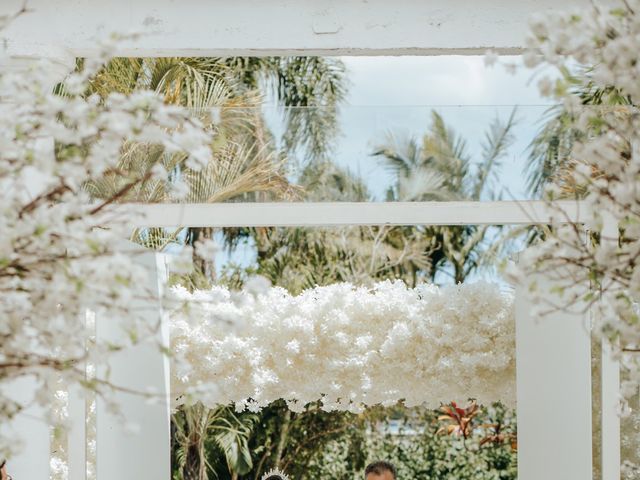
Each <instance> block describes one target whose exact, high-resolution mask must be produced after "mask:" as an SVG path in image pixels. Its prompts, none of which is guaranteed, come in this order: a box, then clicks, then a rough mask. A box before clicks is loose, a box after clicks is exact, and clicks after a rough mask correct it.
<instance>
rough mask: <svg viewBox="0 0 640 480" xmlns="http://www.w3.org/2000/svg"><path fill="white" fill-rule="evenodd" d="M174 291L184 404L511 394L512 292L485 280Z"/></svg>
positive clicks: (352, 405) (408, 400) (506, 397)
mask: <svg viewBox="0 0 640 480" xmlns="http://www.w3.org/2000/svg"><path fill="white" fill-rule="evenodd" d="M175 293H176V294H177V295H178V296H179V297H180V298H181V299H189V300H190V302H189V303H188V308H187V309H180V310H177V311H174V313H173V314H172V317H171V344H172V350H173V352H174V355H175V358H174V360H175V368H174V371H173V375H172V376H173V388H174V390H175V391H176V392H182V393H183V395H182V397H180V399H179V401H180V402H187V403H188V402H194V401H202V402H203V403H205V404H206V405H209V406H214V405H216V404H226V403H230V402H234V403H235V404H236V407H237V408H238V409H241V410H242V409H245V408H247V409H250V410H257V409H260V408H262V407H264V406H266V405H268V404H269V403H270V402H272V401H274V400H276V399H280V398H282V399H285V400H286V401H287V402H288V404H289V407H290V408H291V409H292V410H300V409H302V408H304V406H305V404H307V403H309V402H313V401H318V400H319V401H321V403H322V405H323V408H324V409H326V410H336V409H337V410H350V411H360V410H361V409H362V408H363V406H365V405H376V404H383V405H389V404H393V403H395V402H396V401H398V400H401V399H402V400H404V402H405V404H407V405H410V406H411V405H420V404H427V405H430V406H433V407H435V406H438V405H439V403H440V402H448V401H450V400H451V399H454V398H462V399H465V398H469V397H475V398H477V399H478V400H480V401H486V402H490V401H496V400H502V401H505V402H507V403H511V404H513V402H514V400H515V396H514V392H515V324H514V313H513V299H512V296H511V295H510V294H505V293H502V292H501V291H500V290H499V288H498V287H497V286H495V285H492V284H487V283H475V284H462V285H458V286H449V287H441V288H438V287H436V286H433V285H426V284H425V285H421V286H419V287H417V288H415V289H411V288H408V287H407V286H406V285H405V284H404V283H403V282H400V281H395V282H391V281H386V282H381V283H378V284H376V285H375V286H373V287H372V288H366V287H355V286H353V285H351V284H348V283H339V284H334V285H330V286H326V287H316V288H313V289H310V290H306V291H304V292H303V293H301V294H300V295H298V296H292V295H291V294H289V293H288V292H287V291H286V290H284V289H282V288H279V287H274V288H268V289H266V290H264V289H261V290H259V291H256V292H246V291H245V292H231V291H229V290H227V289H226V288H224V287H214V288H212V289H211V290H207V291H196V292H194V293H189V292H187V291H186V290H185V289H183V288H181V287H178V288H177V289H176V291H175ZM225 323H227V324H231V325H233V328H231V329H229V328H225V327H223V325H224V324H225Z"/></svg>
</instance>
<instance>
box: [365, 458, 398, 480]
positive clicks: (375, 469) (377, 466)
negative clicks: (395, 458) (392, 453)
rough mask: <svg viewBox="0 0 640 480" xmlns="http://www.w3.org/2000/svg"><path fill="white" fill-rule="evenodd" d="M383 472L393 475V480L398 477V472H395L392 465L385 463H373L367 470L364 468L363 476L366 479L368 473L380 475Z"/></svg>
mask: <svg viewBox="0 0 640 480" xmlns="http://www.w3.org/2000/svg"><path fill="white" fill-rule="evenodd" d="M384 472H391V475H393V478H394V479H395V478H397V477H398V472H396V467H395V466H394V465H393V463H390V462H385V461H379V462H373V463H370V464H369V465H367V468H365V470H364V476H365V477H366V476H367V475H369V474H370V473H375V474H376V475H381V474H383V473H384Z"/></svg>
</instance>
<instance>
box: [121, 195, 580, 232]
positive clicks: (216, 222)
mask: <svg viewBox="0 0 640 480" xmlns="http://www.w3.org/2000/svg"><path fill="white" fill-rule="evenodd" d="M558 203H559V204H560V205H561V206H562V209H563V210H564V212H565V213H566V215H565V216H563V217H562V218H556V219H555V220H552V211H551V210H549V209H548V207H547V205H546V204H545V203H544V202H541V201H522V202H380V203H365V202H362V203H354V202H322V203H311V202H309V203H297V202H273V203H206V204H124V205H121V206H119V207H118V209H117V212H118V213H117V215H125V216H128V217H129V222H130V223H131V224H132V225H136V226H153V227H178V226H189V227H242V226H244V227H258V226H287V227H294V226H335V225H535V224H544V223H563V222H565V221H567V220H569V219H570V220H572V221H578V222H579V221H580V219H581V218H582V215H583V214H582V213H581V211H584V208H581V207H582V206H581V204H580V202H574V201H567V202H558ZM556 216H557V215H556Z"/></svg>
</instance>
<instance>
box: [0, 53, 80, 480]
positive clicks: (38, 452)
mask: <svg viewBox="0 0 640 480" xmlns="http://www.w3.org/2000/svg"><path fill="white" fill-rule="evenodd" d="M17 47H18V46H17V45H15V44H14V45H12V46H11V47H10V48H9V49H8V51H5V52H4V53H5V55H4V56H2V57H1V58H0V71H2V72H3V73H5V72H23V73H24V74H25V81H29V76H28V71H29V69H30V68H32V67H33V66H34V64H35V63H36V62H41V61H47V62H49V67H50V68H51V69H52V79H54V82H55V81H60V80H62V79H63V78H64V77H65V75H66V74H67V73H69V71H70V70H71V69H72V68H73V66H74V65H75V59H74V57H73V56H72V55H70V54H69V53H68V51H67V50H64V49H56V48H55V47H44V48H42V49H34V48H30V47H25V48H23V49H18V48H17ZM18 50H19V51H18ZM53 86H54V83H52V84H51V85H50V87H51V88H53ZM1 95H2V92H0V96H1ZM1 101H3V102H10V101H11V98H7V97H6V96H5V97H2V99H1ZM42 141H43V142H49V143H51V148H50V149H48V150H47V149H43V152H46V153H44V154H50V155H53V142H51V140H50V139H46V138H43V139H42ZM28 173H29V172H27V174H28ZM38 183H39V182H38V181H37V179H35V178H34V179H33V182H30V185H29V187H30V189H29V190H30V191H29V193H30V194H31V195H37V193H38V192H37V189H38ZM37 387H38V382H37V381H36V379H35V378H33V377H21V378H19V379H16V380H14V381H11V382H6V383H3V384H0V388H2V390H3V393H5V392H6V393H7V394H8V395H9V396H10V397H11V398H12V399H14V400H15V401H17V402H19V403H20V404H22V405H25V406H27V408H25V409H24V410H22V411H21V412H20V413H19V414H18V415H17V416H16V417H15V418H14V419H13V420H12V421H11V422H8V424H5V425H1V426H0V434H1V435H2V436H3V437H5V438H11V436H15V438H16V440H17V439H20V440H21V441H22V442H23V445H22V449H21V450H20V453H19V454H17V455H15V456H13V457H11V458H10V459H8V462H7V470H8V472H9V474H10V475H11V476H13V478H16V479H30V480H31V479H34V480H35V479H47V478H49V457H50V431H49V424H48V419H47V413H48V412H46V411H45V410H44V409H43V408H41V407H39V406H36V405H34V404H33V397H34V394H35V391H36V389H37Z"/></svg>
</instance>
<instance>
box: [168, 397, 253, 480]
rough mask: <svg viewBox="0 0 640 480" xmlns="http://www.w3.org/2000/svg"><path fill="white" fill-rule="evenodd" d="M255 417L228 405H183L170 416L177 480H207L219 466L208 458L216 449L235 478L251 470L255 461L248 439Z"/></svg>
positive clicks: (214, 455) (213, 454)
mask: <svg viewBox="0 0 640 480" xmlns="http://www.w3.org/2000/svg"><path fill="white" fill-rule="evenodd" d="M256 420H257V417H256V416H255V415H251V414H243V415H239V414H237V413H235V412H234V411H233V410H232V409H231V408H229V407H226V406H220V407H217V408H214V409H211V408H207V407H205V406H203V405H202V404H195V405H192V406H189V407H182V408H180V409H179V410H178V411H177V412H175V413H174V414H173V415H172V418H171V421H172V437H171V439H172V449H171V450H172V458H173V468H172V470H173V472H174V474H173V478H174V480H182V479H193V480H207V479H208V478H210V474H211V473H214V474H215V472H216V471H217V470H218V469H219V468H220V465H216V464H215V463H211V461H210V460H209V459H212V458H216V453H217V455H219V456H221V457H223V458H224V461H225V464H224V465H223V467H226V469H228V471H229V472H231V474H232V477H233V478H237V477H238V475H244V474H245V473H247V472H249V471H250V470H251V469H252V468H253V463H252V459H251V451H250V450H249V445H248V442H249V439H250V438H251V434H252V429H253V427H254V424H255V422H256ZM213 452H216V453H213Z"/></svg>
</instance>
